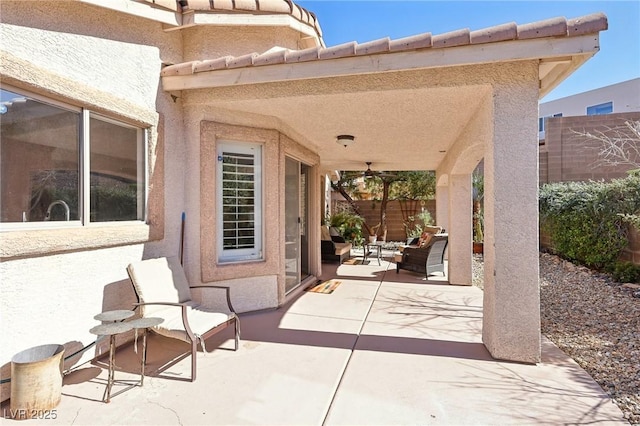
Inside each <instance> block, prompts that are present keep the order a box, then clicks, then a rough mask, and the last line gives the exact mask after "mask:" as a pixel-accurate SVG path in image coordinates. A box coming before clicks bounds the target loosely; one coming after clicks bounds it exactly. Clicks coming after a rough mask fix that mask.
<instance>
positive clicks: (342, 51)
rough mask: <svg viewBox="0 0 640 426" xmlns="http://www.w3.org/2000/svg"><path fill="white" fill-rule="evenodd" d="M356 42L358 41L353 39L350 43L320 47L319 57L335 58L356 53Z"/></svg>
mask: <svg viewBox="0 0 640 426" xmlns="http://www.w3.org/2000/svg"><path fill="white" fill-rule="evenodd" d="M356 44H357V43H356V42H355V41H352V42H349V43H344V44H339V45H337V46H331V47H327V48H325V49H320V51H319V52H318V59H335V58H345V57H347V56H353V55H355V54H356Z"/></svg>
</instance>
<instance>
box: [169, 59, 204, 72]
mask: <svg viewBox="0 0 640 426" xmlns="http://www.w3.org/2000/svg"><path fill="white" fill-rule="evenodd" d="M198 63H200V61H191V62H183V63H181V64H175V65H171V66H169V67H166V68H164V69H163V70H162V75H189V74H193V72H194V69H193V67H194V66H195V65H196V64H198Z"/></svg>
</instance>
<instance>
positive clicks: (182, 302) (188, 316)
mask: <svg viewBox="0 0 640 426" xmlns="http://www.w3.org/2000/svg"><path fill="white" fill-rule="evenodd" d="M127 272H128V274H129V277H130V278H131V282H132V284H133V289H134V291H135V293H136V296H137V298H138V303H136V304H135V306H136V308H139V309H140V314H141V315H142V316H143V317H145V316H146V317H160V318H163V319H164V321H163V322H162V323H161V324H160V325H158V326H155V327H153V328H151V330H152V331H154V332H156V333H158V334H160V335H162V336H166V337H170V338H174V339H179V340H182V341H184V342H187V343H190V344H191V381H195V379H196V353H197V350H198V342H200V344H201V346H202V349H203V350H205V348H204V341H205V339H207V338H208V337H210V336H212V335H213V334H216V333H217V332H219V331H222V330H223V329H224V328H226V327H227V326H228V325H231V324H234V326H235V350H238V345H239V340H240V324H239V321H238V317H237V315H236V314H235V311H234V309H233V306H232V304H231V295H230V291H229V287H220V286H195V287H190V286H189V282H188V281H187V277H186V275H185V273H184V269H182V265H180V263H179V262H178V260H177V258H166V257H161V258H157V259H148V260H142V261H140V262H135V263H132V264H130V265H129V266H128V267H127ZM193 288H201V289H202V291H203V292H207V293H208V292H217V293H219V294H218V295H217V296H218V297H214V298H211V297H207V299H206V300H207V306H204V305H202V304H200V303H198V302H196V301H194V300H193V298H192V293H191V290H192V289H193ZM223 292H224V293H225V295H226V301H224V299H223V298H222V297H220V296H222V293H223ZM203 295H204V293H203ZM207 296H209V295H207ZM223 301H224V303H223ZM216 302H217V303H216ZM214 304H215V305H216V306H213V305H214Z"/></svg>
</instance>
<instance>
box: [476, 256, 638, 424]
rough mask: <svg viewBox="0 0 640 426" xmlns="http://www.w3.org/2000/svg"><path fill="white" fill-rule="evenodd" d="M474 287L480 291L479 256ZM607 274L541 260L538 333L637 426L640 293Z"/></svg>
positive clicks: (554, 258)
mask: <svg viewBox="0 0 640 426" xmlns="http://www.w3.org/2000/svg"><path fill="white" fill-rule="evenodd" d="M473 260H474V262H473V283H474V285H476V286H478V287H480V288H482V287H483V264H482V257H481V256H474V259H473ZM635 285H636V284H631V285H621V284H620V283H616V282H615V281H614V280H612V279H611V277H610V276H608V275H606V274H600V273H597V272H592V271H589V270H585V268H583V267H581V266H576V265H572V264H570V262H567V261H564V260H560V259H559V258H558V257H557V256H554V255H551V254H548V253H541V254H540V316H541V326H542V333H543V334H544V335H545V336H547V337H548V338H549V339H550V340H551V341H553V342H554V343H555V344H556V346H558V347H559V348H560V349H561V350H562V351H564V352H565V353H566V354H567V355H569V356H570V357H572V358H573V359H574V360H575V361H576V362H577V363H578V364H580V366H581V367H582V368H584V369H585V371H587V373H589V374H590V375H591V377H593V379H594V380H595V381H596V382H598V384H600V386H601V387H602V389H603V390H604V391H605V392H606V393H607V394H609V395H610V396H611V398H612V399H613V401H614V402H615V403H616V404H617V405H618V406H619V407H620V409H621V410H622V412H623V413H624V418H625V419H627V420H628V421H629V423H631V424H640V300H639V299H640V290H638V289H636V288H635Z"/></svg>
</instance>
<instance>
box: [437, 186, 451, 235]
mask: <svg viewBox="0 0 640 426" xmlns="http://www.w3.org/2000/svg"><path fill="white" fill-rule="evenodd" d="M447 180H448V176H436V182H437V185H436V225H438V226H442V227H443V228H444V229H445V230H447V231H449V186H448V184H443V183H441V181H447Z"/></svg>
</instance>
